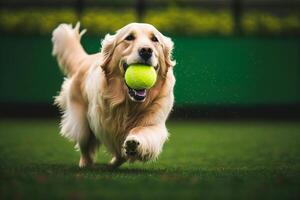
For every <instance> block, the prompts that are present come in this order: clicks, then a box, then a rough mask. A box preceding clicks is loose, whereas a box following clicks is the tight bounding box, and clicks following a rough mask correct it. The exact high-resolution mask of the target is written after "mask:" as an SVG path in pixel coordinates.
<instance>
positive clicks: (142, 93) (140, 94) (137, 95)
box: [123, 62, 158, 102]
mask: <svg viewBox="0 0 300 200" xmlns="http://www.w3.org/2000/svg"><path fill="white" fill-rule="evenodd" d="M143 64H144V63H143ZM128 67H129V65H128V64H127V63H125V62H124V63H123V69H124V74H125V72H126V70H127V68H128ZM154 69H155V70H156V71H158V66H156V67H154ZM124 82H125V81H124ZM125 84H126V82H125ZM126 86H127V88H128V96H129V98H130V99H131V100H132V101H135V102H144V101H145V99H146V97H147V92H148V91H147V89H140V90H136V89H133V88H131V87H129V86H128V85H127V84H126Z"/></svg>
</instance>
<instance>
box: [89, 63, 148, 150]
mask: <svg viewBox="0 0 300 200" xmlns="http://www.w3.org/2000/svg"><path fill="white" fill-rule="evenodd" d="M105 87H108V86H107V82H106V80H105V75H104V73H103V72H102V71H101V70H100V68H99V67H96V68H95V67H94V68H91V69H90V71H89V73H88V76H87V79H86V84H85V90H86V96H87V101H88V104H87V107H88V109H87V118H88V121H89V125H90V128H91V130H92V131H93V133H94V134H95V136H96V137H97V138H98V139H99V140H100V141H101V142H102V143H103V144H104V145H105V146H106V147H107V148H108V150H109V151H110V152H111V153H113V154H120V153H121V148H122V144H123V142H124V140H125V138H126V136H127V135H128V134H129V132H130V130H131V129H132V128H134V127H136V126H138V124H139V121H141V120H142V119H143V116H144V115H145V113H146V112H147V110H148V107H149V106H145V104H134V103H132V102H130V101H128V99H126V98H125V99H123V100H122V101H121V99H120V98H121V97H118V98H119V101H121V102H118V103H117V104H116V105H114V103H113V102H114V101H117V100H114V99H113V98H114V97H115V98H117V94H120V91H116V92H117V94H115V95H114V94H109V95H108V94H105V92H104V91H103V90H104V89H103V88H105ZM109 91H110V90H109ZM122 95H124V94H122Z"/></svg>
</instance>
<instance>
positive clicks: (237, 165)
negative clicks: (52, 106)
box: [0, 119, 300, 200]
mask: <svg viewBox="0 0 300 200" xmlns="http://www.w3.org/2000/svg"><path fill="white" fill-rule="evenodd" d="M168 127H169V130H170V133H171V137H170V140H169V141H168V142H167V144H166V145H165V148H164V151H163V153H162V154H161V156H160V158H159V160H158V161H156V162H152V163H147V164H143V163H134V164H125V165H123V166H122V167H121V168H120V169H117V170H114V171H110V170H108V169H107V168H106V166H105V163H107V162H108V160H109V158H110V156H109V155H108V154H107V153H105V151H104V148H102V149H101V150H100V152H99V154H98V161H97V163H98V164H97V165H96V166H94V167H92V168H89V169H79V168H78V167H77V163H78V159H79V153H78V152H75V151H74V149H73V144H72V143H70V142H68V141H67V140H65V139H64V138H62V137H61V136H60V135H59V134H58V121H56V120H3V119H2V120H1V121H0V199H25V198H26V199H53V198H55V197H63V198H68V199H86V198H88V197H89V198H97V199H115V198H122V199H129V198H130V199H133V198H134V199H154V200H155V199H157V200H158V199H162V198H172V199H201V198H202V199H208V198H215V199H216V198H222V199H300V123H299V122H280V121H275V122H263V121H248V122H247V121H243V122H238V121H229V122H220V121H216V122H214V121H208V122H206V121H200V122H184V121H176V122H175V121H171V122H169V123H168Z"/></svg>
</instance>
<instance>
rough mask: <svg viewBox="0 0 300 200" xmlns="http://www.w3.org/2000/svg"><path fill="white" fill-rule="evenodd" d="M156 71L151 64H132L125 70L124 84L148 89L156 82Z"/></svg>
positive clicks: (138, 88) (134, 87) (139, 88)
mask: <svg viewBox="0 0 300 200" xmlns="http://www.w3.org/2000/svg"><path fill="white" fill-rule="evenodd" d="M156 78H157V75H156V72H155V69H154V68H153V67H152V66H149V65H141V64H134V65H130V66H129V67H128V68H127V70H126V72H125V82H126V84H127V85H128V86H129V87H130V88H133V89H135V90H141V89H149V88H151V87H152V86H153V85H154V84H155V82H156Z"/></svg>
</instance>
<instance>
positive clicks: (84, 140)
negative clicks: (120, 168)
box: [78, 131, 100, 167]
mask: <svg viewBox="0 0 300 200" xmlns="http://www.w3.org/2000/svg"><path fill="white" fill-rule="evenodd" d="M99 146H100V141H99V140H97V138H96V137H95V135H94V134H93V133H92V132H91V131H89V133H85V134H84V135H82V137H81V138H80V140H79V141H78V147H79V150H80V161H79V167H86V166H89V165H92V164H94V159H95V155H96V152H97V150H98V148H99Z"/></svg>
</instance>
